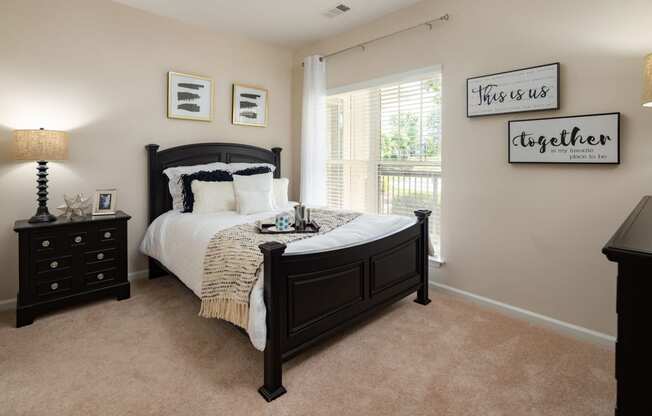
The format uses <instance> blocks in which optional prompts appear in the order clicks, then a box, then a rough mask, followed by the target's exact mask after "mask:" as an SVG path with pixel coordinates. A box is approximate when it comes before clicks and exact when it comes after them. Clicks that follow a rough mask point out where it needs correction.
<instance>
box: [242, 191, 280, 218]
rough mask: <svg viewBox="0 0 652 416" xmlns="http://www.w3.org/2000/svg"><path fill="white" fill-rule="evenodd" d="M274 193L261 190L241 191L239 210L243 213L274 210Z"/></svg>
mask: <svg viewBox="0 0 652 416" xmlns="http://www.w3.org/2000/svg"><path fill="white" fill-rule="evenodd" d="M273 210H274V206H273V205H272V194H271V193H270V192H260V191H240V192H239V193H238V212H239V213H240V214H243V215H248V214H256V213H258V212H267V211H273Z"/></svg>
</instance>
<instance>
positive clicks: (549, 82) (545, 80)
mask: <svg viewBox="0 0 652 416" xmlns="http://www.w3.org/2000/svg"><path fill="white" fill-rule="evenodd" d="M557 109H559V62H557V63H554V64H547V65H540V66H533V67H530V68H523V69H517V70H514V71H507V72H499V73H497V74H491V75H483V76H480V77H473V78H469V79H467V80H466V116H467V117H479V116H488V115H497V114H507V113H520V112H526V111H541V110H557Z"/></svg>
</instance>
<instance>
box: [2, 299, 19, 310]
mask: <svg viewBox="0 0 652 416" xmlns="http://www.w3.org/2000/svg"><path fill="white" fill-rule="evenodd" d="M15 307H16V298H13V299H5V300H0V312H2V311H7V310H9V309H14V308H15Z"/></svg>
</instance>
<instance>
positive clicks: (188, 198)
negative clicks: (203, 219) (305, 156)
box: [179, 166, 272, 212]
mask: <svg viewBox="0 0 652 416" xmlns="http://www.w3.org/2000/svg"><path fill="white" fill-rule="evenodd" d="M271 171H272V169H271V168H270V167H269V166H256V167H254V168H247V169H243V170H239V171H237V172H233V174H231V173H230V172H227V171H225V170H212V171H206V170H202V171H199V172H195V173H191V174H187V175H181V177H180V178H179V182H181V193H182V194H183V212H192V209H193V207H194V206H195V196H194V195H193V193H192V181H203V182H233V176H232V175H241V176H252V175H260V174H263V173H270V172H271Z"/></svg>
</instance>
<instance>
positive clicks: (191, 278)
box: [140, 204, 416, 351]
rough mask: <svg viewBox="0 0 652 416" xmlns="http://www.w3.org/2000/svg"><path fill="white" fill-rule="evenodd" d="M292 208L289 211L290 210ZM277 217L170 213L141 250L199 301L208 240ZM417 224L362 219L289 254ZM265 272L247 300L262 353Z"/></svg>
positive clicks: (328, 247)
mask: <svg viewBox="0 0 652 416" xmlns="http://www.w3.org/2000/svg"><path fill="white" fill-rule="evenodd" d="M293 205H294V204H291V205H290V206H288V207H287V208H286V209H285V210H286V211H287V210H288V209H289V208H290V207H291V206H293ZM275 214H276V212H265V213H260V214H254V215H240V214H238V213H237V212H234V211H229V212H219V213H211V214H190V213H186V214H182V213H180V212H177V211H169V212H167V213H165V214H163V215H161V216H159V217H158V218H157V219H155V220H154V221H153V222H152V224H151V225H150V226H149V228H148V229H147V232H146V233H145V237H144V239H143V242H142V243H141V245H140V250H141V251H142V252H143V253H144V254H146V255H148V256H150V257H153V258H155V259H157V260H158V261H160V262H161V263H162V264H163V265H164V266H165V267H166V268H167V269H168V270H170V271H171V272H172V273H174V274H175V275H176V276H177V277H178V278H179V280H181V281H182V282H183V283H184V284H185V285H186V286H188V288H190V290H192V291H193V292H194V293H195V295H197V296H198V297H199V296H201V283H202V277H203V262H204V254H205V251H206V247H207V245H208V242H209V241H210V239H211V238H212V237H213V235H215V233H217V232H218V231H220V230H224V229H226V228H229V227H232V226H235V225H238V224H244V223H253V222H255V221H257V220H263V219H267V218H270V217H273V216H274V215H275ZM415 222H416V218H414V217H403V216H398V215H389V216H380V215H368V214H364V215H361V216H360V217H358V218H356V219H355V220H353V221H351V222H350V223H348V224H345V225H343V226H342V227H340V228H337V229H335V230H333V231H331V232H329V233H326V234H322V235H318V236H315V237H312V238H307V239H304V240H298V241H295V242H292V243H289V244H288V247H287V249H286V251H285V255H292V254H305V253H309V252H315V251H327V250H334V249H338V248H342V247H346V246H353V245H358V244H362V243H366V242H369V241H373V240H377V239H380V238H382V237H385V236H387V235H389V234H393V233H396V232H397V231H400V230H402V229H404V228H407V227H409V226H410V225H412V224H414V223H415ZM261 276H262V268H261V271H260V272H259V279H258V281H257V283H256V285H255V286H254V288H253V290H252V292H251V295H250V297H249V328H248V333H249V338H250V339H251V343H252V344H253V345H254V347H255V348H257V349H258V350H261V351H262V350H264V349H265V337H266V333H267V326H266V324H265V313H266V311H265V303H264V300H263V279H262V278H260V277H261Z"/></svg>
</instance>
